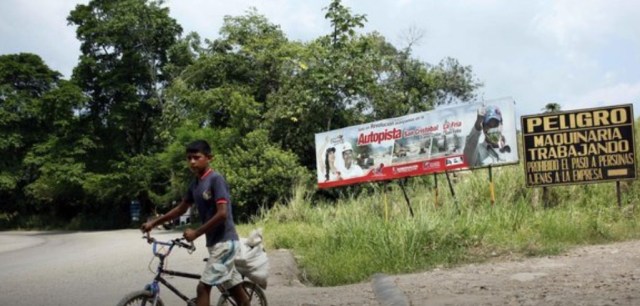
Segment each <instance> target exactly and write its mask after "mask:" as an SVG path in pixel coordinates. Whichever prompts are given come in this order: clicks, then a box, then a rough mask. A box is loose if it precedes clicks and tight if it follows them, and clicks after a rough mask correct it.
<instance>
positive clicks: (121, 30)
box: [67, 0, 182, 171]
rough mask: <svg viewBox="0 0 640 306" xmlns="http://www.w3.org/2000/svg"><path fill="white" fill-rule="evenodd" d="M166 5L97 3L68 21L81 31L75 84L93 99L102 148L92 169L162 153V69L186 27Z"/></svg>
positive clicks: (142, 0)
mask: <svg viewBox="0 0 640 306" xmlns="http://www.w3.org/2000/svg"><path fill="white" fill-rule="evenodd" d="M162 4H163V2H162V1H152V0H151V1H148V0H117V1H113V0H93V1H91V2H89V3H88V4H86V5H84V4H80V5H77V6H76V8H75V9H74V10H73V11H71V13H70V15H69V17H68V18H67V20H68V21H69V23H70V24H73V25H76V26H78V29H77V37H78V39H79V40H80V42H81V47H80V50H81V52H82V54H81V55H80V62H79V64H78V66H76V67H75V69H74V71H73V77H72V79H73V81H74V82H76V83H77V84H79V85H80V87H81V88H82V89H83V90H84V91H85V93H86V94H87V95H88V96H90V97H91V99H90V101H89V104H88V108H87V112H88V116H89V117H90V118H91V132H92V134H93V135H95V137H96V142H97V143H99V144H100V146H99V148H98V150H97V151H96V152H94V153H96V157H97V160H99V162H96V163H94V164H93V165H92V167H91V169H95V170H99V171H105V170H106V169H105V168H104V166H103V165H106V164H107V163H104V160H111V159H116V160H117V159H122V158H123V156H134V155H136V154H144V153H148V152H153V151H154V150H157V149H159V148H161V146H162V144H161V143H159V142H158V140H157V138H156V135H157V133H158V130H157V127H158V122H157V121H158V119H159V117H160V114H161V112H162V107H163V104H164V101H163V99H162V95H161V94H160V91H161V90H162V88H163V87H165V86H166V85H167V84H168V81H169V79H168V77H167V76H166V75H164V74H163V68H164V66H166V65H167V63H168V58H167V53H168V50H169V49H170V48H171V47H172V46H173V45H174V44H175V43H176V41H177V39H178V36H179V35H180V33H181V32H182V28H181V27H180V26H179V25H178V24H177V22H176V21H175V20H174V19H172V18H171V17H169V12H168V9H167V8H164V7H162Z"/></svg>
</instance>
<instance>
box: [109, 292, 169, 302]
mask: <svg viewBox="0 0 640 306" xmlns="http://www.w3.org/2000/svg"><path fill="white" fill-rule="evenodd" d="M153 298H154V297H153V294H152V293H151V292H150V291H147V290H140V291H136V292H132V293H129V294H128V295H127V296H125V297H123V298H122V300H120V302H118V306H154V304H153ZM155 306H164V303H163V302H162V300H161V299H160V297H158V301H157V302H156V304H155Z"/></svg>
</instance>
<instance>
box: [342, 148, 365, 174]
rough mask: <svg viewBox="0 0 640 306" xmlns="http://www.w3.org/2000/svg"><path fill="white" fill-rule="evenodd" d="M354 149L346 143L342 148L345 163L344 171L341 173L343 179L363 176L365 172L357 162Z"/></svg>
mask: <svg viewBox="0 0 640 306" xmlns="http://www.w3.org/2000/svg"><path fill="white" fill-rule="evenodd" d="M353 155H354V153H353V148H352V147H351V144H349V143H348V142H345V143H344V144H343V146H342V160H343V162H344V165H343V169H341V171H340V175H341V178H343V179H348V178H353V177H358V176H362V175H363V174H364V171H363V170H362V168H360V166H358V164H357V163H356V162H355V158H354V156H353Z"/></svg>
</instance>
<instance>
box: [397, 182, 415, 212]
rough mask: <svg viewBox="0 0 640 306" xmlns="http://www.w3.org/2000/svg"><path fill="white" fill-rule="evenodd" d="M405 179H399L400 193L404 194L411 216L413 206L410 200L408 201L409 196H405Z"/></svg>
mask: <svg viewBox="0 0 640 306" xmlns="http://www.w3.org/2000/svg"><path fill="white" fill-rule="evenodd" d="M406 181H407V179H406V178H405V179H403V180H399V183H400V188H402V194H404V199H405V201H407V206H409V212H410V213H411V217H413V208H411V202H410V201H409V197H408V196H407V191H406V190H404V183H405V182H406Z"/></svg>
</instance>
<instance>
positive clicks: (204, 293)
mask: <svg viewBox="0 0 640 306" xmlns="http://www.w3.org/2000/svg"><path fill="white" fill-rule="evenodd" d="M196 292H197V293H198V297H197V298H196V305H198V306H209V296H210V295H211V285H207V284H205V283H203V282H199V283H198V287H197V288H196Z"/></svg>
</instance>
